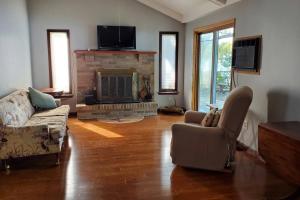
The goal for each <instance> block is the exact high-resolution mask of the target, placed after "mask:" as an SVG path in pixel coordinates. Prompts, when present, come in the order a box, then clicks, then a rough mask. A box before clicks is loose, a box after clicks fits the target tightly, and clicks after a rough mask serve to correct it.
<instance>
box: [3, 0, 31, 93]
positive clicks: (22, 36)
mask: <svg viewBox="0 0 300 200" xmlns="http://www.w3.org/2000/svg"><path fill="white" fill-rule="evenodd" d="M29 45H30V42H29V28H28V15H27V7H26V1H25V0H0V97H3V96H5V95H7V94H8V93H10V92H12V91H14V90H16V89H20V88H27V87H28V86H31V63H30V46H29Z"/></svg>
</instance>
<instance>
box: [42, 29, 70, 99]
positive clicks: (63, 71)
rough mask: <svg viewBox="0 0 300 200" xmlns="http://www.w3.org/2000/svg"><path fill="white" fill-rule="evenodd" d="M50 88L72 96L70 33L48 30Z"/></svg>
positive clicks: (67, 31)
mask: <svg viewBox="0 0 300 200" xmlns="http://www.w3.org/2000/svg"><path fill="white" fill-rule="evenodd" d="M47 39H48V57H49V78H50V87H51V88H55V89H58V90H62V91H64V93H67V94H70V93H71V92H72V91H71V76H70V75H71V70H70V32H69V30H47Z"/></svg>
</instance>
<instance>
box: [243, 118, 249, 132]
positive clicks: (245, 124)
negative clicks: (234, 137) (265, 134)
mask: <svg viewBox="0 0 300 200" xmlns="http://www.w3.org/2000/svg"><path fill="white" fill-rule="evenodd" d="M243 129H246V130H247V129H248V122H247V121H246V120H245V121H244V123H243Z"/></svg>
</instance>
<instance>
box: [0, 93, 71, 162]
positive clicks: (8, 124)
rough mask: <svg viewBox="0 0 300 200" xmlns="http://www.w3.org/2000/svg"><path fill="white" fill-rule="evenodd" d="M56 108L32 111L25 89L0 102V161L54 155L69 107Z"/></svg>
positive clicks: (63, 134) (58, 146) (60, 140)
mask: <svg viewBox="0 0 300 200" xmlns="http://www.w3.org/2000/svg"><path fill="white" fill-rule="evenodd" d="M57 104H60V103H59V101H58V103H57ZM58 106H59V107H57V108H55V109H52V110H47V111H41V112H35V109H34V108H33V106H32V105H31V103H30V98H29V94H28V92H27V91H25V90H18V91H16V92H14V93H12V94H10V95H8V96H6V97H4V98H2V99H0V160H6V159H9V158H18V157H26V156H33V155H44V154H58V153H59V152H60V151H61V148H62V144H63V141H64V140H63V139H64V136H65V135H66V127H67V120H68V114H69V110H70V108H69V106H66V105H63V106H60V105H58Z"/></svg>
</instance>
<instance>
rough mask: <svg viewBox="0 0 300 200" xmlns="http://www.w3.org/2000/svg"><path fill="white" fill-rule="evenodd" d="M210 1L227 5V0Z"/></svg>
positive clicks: (219, 4)
mask: <svg viewBox="0 0 300 200" xmlns="http://www.w3.org/2000/svg"><path fill="white" fill-rule="evenodd" d="M210 1H211V2H213V3H215V4H217V5H218V6H225V5H226V3H227V0H210Z"/></svg>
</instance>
